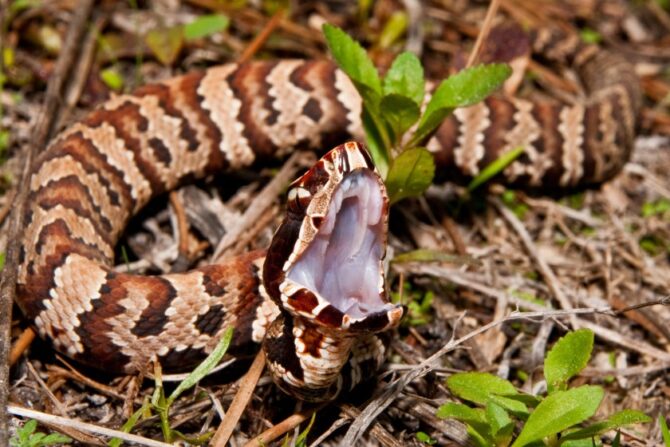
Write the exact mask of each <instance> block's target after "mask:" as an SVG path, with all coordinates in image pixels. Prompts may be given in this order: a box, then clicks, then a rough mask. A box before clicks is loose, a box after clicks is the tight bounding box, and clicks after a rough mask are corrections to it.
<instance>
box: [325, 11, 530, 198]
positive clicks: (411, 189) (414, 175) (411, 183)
mask: <svg viewBox="0 0 670 447" xmlns="http://www.w3.org/2000/svg"><path fill="white" fill-rule="evenodd" d="M323 32H324V34H325V37H326V41H327V43H328V47H329V48H330V51H331V53H332V55H333V58H334V59H335V61H336V62H337V63H338V65H339V66H340V68H341V69H342V70H343V71H344V72H345V73H346V74H347V75H348V76H349V78H350V79H351V81H352V82H353V84H354V86H355V87H356V89H357V90H358V92H359V93H360V95H361V98H362V99H363V111H362V116H361V117H362V121H363V127H364V129H365V134H366V141H367V144H368V148H369V149H370V153H371V155H372V158H373V159H374V161H375V165H376V166H377V168H378V169H379V172H380V173H381V175H382V177H383V178H384V179H385V181H386V186H387V189H388V193H389V197H390V199H391V202H392V203H393V202H397V201H398V200H401V199H403V198H405V197H411V196H417V195H420V194H422V193H423V192H424V191H425V190H426V188H428V186H430V184H431V183H432V181H433V177H434V175H435V162H434V160H433V156H432V155H431V154H430V152H428V150H427V149H426V148H425V147H424V145H425V144H426V143H427V142H428V140H429V139H430V137H432V136H433V134H434V133H435V131H436V130H437V128H438V127H439V125H440V124H442V121H444V119H445V118H446V117H447V116H449V115H450V114H451V113H452V112H453V111H454V109H455V108H456V107H467V106H470V105H472V104H475V103H477V102H479V101H481V100H483V99H484V98H486V96H488V95H489V94H491V93H492V92H493V91H494V90H496V89H498V88H499V87H500V85H501V84H502V83H503V82H504V81H505V79H507V77H508V76H509V75H510V73H511V69H510V68H509V67H508V66H507V65H504V64H490V65H479V66H476V67H472V68H468V69H465V70H463V71H461V72H460V73H457V74H456V75H454V76H451V77H449V78H447V79H446V80H444V81H442V83H440V84H439V86H438V87H437V88H436V89H435V90H434V91H433V92H432V96H431V98H430V100H429V101H428V102H427V104H426V105H425V109H424V112H423V114H422V113H421V109H422V106H423V105H424V98H425V94H426V88H425V87H426V82H425V80H424V73H423V67H422V66H421V62H420V61H419V59H418V58H417V57H416V56H415V55H414V54H412V53H409V52H404V53H401V54H400V55H399V56H398V57H396V58H395V60H394V61H393V63H392V64H391V67H390V68H389V70H388V72H387V73H386V76H384V77H381V76H380V75H379V73H378V72H377V69H376V68H375V66H374V65H373V63H372V61H371V60H370V58H369V57H368V55H367V53H366V52H365V50H364V49H363V48H362V47H361V46H360V45H359V44H358V42H356V41H355V40H353V39H352V38H351V37H349V36H348V35H347V34H346V33H345V32H344V31H342V30H341V29H340V28H337V27H335V26H333V25H329V24H326V25H324V28H323ZM412 128H413V129H414V131H413V133H412V134H411V135H407V133H408V132H409V130H410V129H412ZM512 155H513V154H512ZM517 156H518V155H517Z"/></svg>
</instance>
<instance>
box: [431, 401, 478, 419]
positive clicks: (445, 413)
mask: <svg viewBox="0 0 670 447" xmlns="http://www.w3.org/2000/svg"><path fill="white" fill-rule="evenodd" d="M435 416H437V417H438V418H440V419H448V418H450V419H456V420H457V421H461V422H467V423H468V424H472V423H480V424H485V423H486V414H485V413H484V410H482V409H480V408H471V407H468V406H467V405H463V404H459V403H457V402H447V403H446V404H444V405H441V406H440V408H438V409H437V412H436V413H435Z"/></svg>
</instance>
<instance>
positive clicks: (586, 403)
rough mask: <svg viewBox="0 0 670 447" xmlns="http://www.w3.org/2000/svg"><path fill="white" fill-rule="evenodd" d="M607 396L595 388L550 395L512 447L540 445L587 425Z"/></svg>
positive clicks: (532, 416)
mask: <svg viewBox="0 0 670 447" xmlns="http://www.w3.org/2000/svg"><path fill="white" fill-rule="evenodd" d="M603 395H604V391H603V389H602V388H600V387H598V386H591V385H584V386H581V387H579V388H573V389H570V390H567V391H556V392H554V393H553V394H550V395H549V396H548V397H547V398H546V399H544V400H543V401H542V402H540V405H538V406H537V408H536V409H535V411H533V412H532V413H531V415H530V417H529V418H528V421H526V424H525V425H524V427H523V430H521V433H519V437H518V438H517V439H516V441H514V444H512V447H521V446H524V445H527V444H529V443H531V442H534V441H539V440H541V439H543V438H546V437H547V436H553V435H556V434H557V433H560V432H561V431H563V430H565V429H567V428H570V427H572V426H574V425H577V424H579V423H581V422H583V421H584V420H586V419H588V418H590V417H591V416H593V415H594V414H595V412H596V411H597V410H598V407H599V406H600V402H601V401H602V399H603Z"/></svg>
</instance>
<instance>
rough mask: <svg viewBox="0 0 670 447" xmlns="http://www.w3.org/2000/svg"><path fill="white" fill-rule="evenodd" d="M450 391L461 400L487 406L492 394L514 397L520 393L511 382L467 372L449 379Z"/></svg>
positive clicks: (483, 374) (488, 375) (486, 374)
mask: <svg viewBox="0 0 670 447" xmlns="http://www.w3.org/2000/svg"><path fill="white" fill-rule="evenodd" d="M447 387H448V388H449V391H451V392H452V393H454V394H455V395H456V396H458V397H460V398H461V399H465V400H469V401H470V402H475V403H478V404H481V405H486V403H487V402H488V400H489V399H490V397H491V395H492V394H495V395H502V396H514V395H516V394H519V392H518V391H517V390H516V388H514V385H512V383H511V382H509V381H507V380H505V379H501V378H500V377H498V376H494V375H493V374H489V373H481V372H467V373H458V374H454V375H452V376H451V377H449V378H448V379H447Z"/></svg>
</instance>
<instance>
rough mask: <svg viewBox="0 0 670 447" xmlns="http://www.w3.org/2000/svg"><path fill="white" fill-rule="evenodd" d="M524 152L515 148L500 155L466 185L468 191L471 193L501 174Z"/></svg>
mask: <svg viewBox="0 0 670 447" xmlns="http://www.w3.org/2000/svg"><path fill="white" fill-rule="evenodd" d="M525 150H526V148H525V147H522V146H520V147H516V148H514V149H512V150H511V151H507V152H505V153H504V154H501V155H500V156H499V157H498V158H496V159H495V160H493V161H492V162H491V163H489V164H488V165H487V166H486V167H485V168H484V169H482V172H480V173H479V175H477V177H475V178H473V179H472V181H471V182H470V184H469V185H468V191H470V192H472V191H474V190H475V189H477V188H478V187H479V186H480V185H482V184H484V183H486V182H488V181H489V180H490V179H492V178H493V177H495V176H496V175H498V174H499V173H501V172H502V171H503V170H504V169H505V168H506V167H507V166H509V165H510V164H512V162H513V161H514V160H516V159H517V158H519V156H520V155H521V154H523V153H524V151H525Z"/></svg>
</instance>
